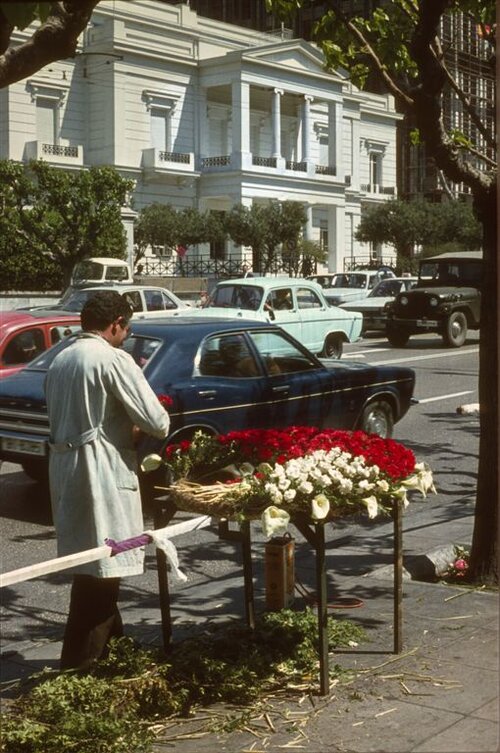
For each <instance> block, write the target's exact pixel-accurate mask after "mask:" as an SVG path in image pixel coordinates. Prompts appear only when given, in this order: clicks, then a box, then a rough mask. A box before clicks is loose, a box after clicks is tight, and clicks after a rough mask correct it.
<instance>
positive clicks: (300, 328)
mask: <svg viewBox="0 0 500 753" xmlns="http://www.w3.org/2000/svg"><path fill="white" fill-rule="evenodd" d="M189 316H205V317H206V316H217V317H218V318H220V317H225V318H230V319H238V318H242V319H255V320H258V321H267V322H274V323H275V324H278V325H279V326H280V327H281V328H282V329H284V330H285V331H286V332H289V333H290V334H291V335H293V337H295V339H296V340H298V341H299V342H301V343H302V344H303V345H305V346H306V347H307V348H308V349H309V350H311V351H312V352H313V353H315V354H319V355H321V356H324V357H325V358H340V356H341V355H342V350H343V346H344V343H345V342H350V343H352V342H356V340H358V339H359V336H360V334H361V325H362V323H363V317H362V316H361V314H359V313H356V312H350V311H343V310H342V309H340V308H338V307H336V306H329V305H328V302H327V301H326V300H325V297H324V295H323V290H322V289H321V286H320V285H318V284H317V283H315V282H311V281H310V280H304V279H301V278H295V277H289V278H287V277H284V278H283V277H275V278H271V277H251V278H248V277H247V278H238V279H235V280H224V281H221V282H218V283H217V285H216V286H215V288H214V290H213V291H212V293H211V295H210V298H209V300H208V304H207V305H206V306H205V307H203V308H196V309H194V308H193V309H191V310H190V313H189Z"/></svg>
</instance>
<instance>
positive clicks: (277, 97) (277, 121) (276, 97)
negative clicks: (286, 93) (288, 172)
mask: <svg viewBox="0 0 500 753" xmlns="http://www.w3.org/2000/svg"><path fill="white" fill-rule="evenodd" d="M282 94H283V89H273V109H272V131H273V153H272V156H273V157H277V158H278V159H279V158H280V157H281V96H282Z"/></svg>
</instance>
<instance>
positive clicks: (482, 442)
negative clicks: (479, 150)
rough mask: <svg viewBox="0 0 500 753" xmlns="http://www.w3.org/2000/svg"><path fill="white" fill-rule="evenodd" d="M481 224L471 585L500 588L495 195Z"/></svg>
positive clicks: (486, 199)
mask: <svg viewBox="0 0 500 753" xmlns="http://www.w3.org/2000/svg"><path fill="white" fill-rule="evenodd" d="M475 211H476V213H477V215H478V217H479V219H480V220H481V221H482V223H483V229H484V235H483V284H482V291H481V335H480V347H479V405H480V427H481V430H480V438H479V466H478V479H477V497H476V512H475V518H474V532H473V536H472V549H471V556H470V569H469V574H468V579H469V580H470V581H471V582H473V583H485V584H487V585H497V584H498V538H497V537H498V487H499V484H498V481H499V468H498V332H499V314H498V306H497V300H498V291H497V284H498V256H497V247H496V243H497V191H496V186H495V185H493V186H492V187H491V190H490V191H489V192H488V193H485V194H483V196H481V198H480V199H479V200H478V201H476V204H475Z"/></svg>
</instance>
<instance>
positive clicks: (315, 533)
mask: <svg viewBox="0 0 500 753" xmlns="http://www.w3.org/2000/svg"><path fill="white" fill-rule="evenodd" d="M292 522H293V524H294V525H295V526H296V527H297V528H298V530H299V531H300V533H301V534H302V535H303V536H304V538H305V539H307V541H308V543H309V544H310V545H311V546H312V548H313V549H314V551H315V554H316V597H317V602H318V655H319V687H320V695H328V693H329V691H330V667H329V662H328V604H327V588H326V554H325V526H324V525H323V523H314V527H313V528H312V527H311V525H310V524H309V522H308V521H307V520H306V519H305V518H301V517H300V516H294V518H293V521H292Z"/></svg>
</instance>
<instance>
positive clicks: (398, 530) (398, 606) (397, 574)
mask: <svg viewBox="0 0 500 753" xmlns="http://www.w3.org/2000/svg"><path fill="white" fill-rule="evenodd" d="M393 518H394V597H393V600H394V653H395V654H400V653H401V651H402V650H403V516H402V502H401V500H400V499H397V500H396V501H395V502H394V508H393Z"/></svg>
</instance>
